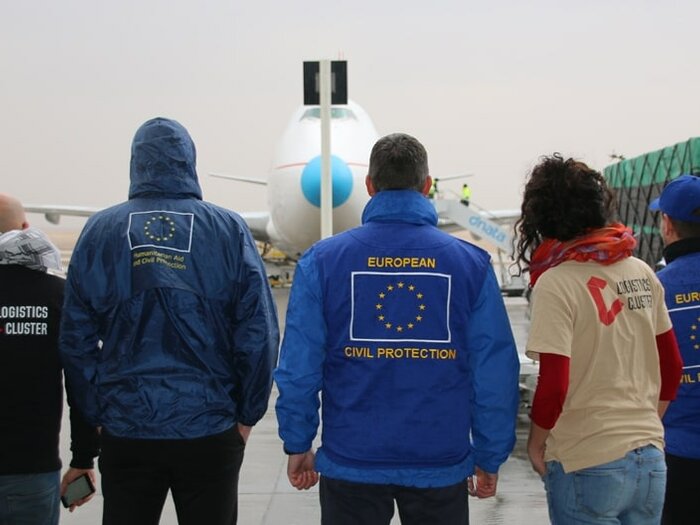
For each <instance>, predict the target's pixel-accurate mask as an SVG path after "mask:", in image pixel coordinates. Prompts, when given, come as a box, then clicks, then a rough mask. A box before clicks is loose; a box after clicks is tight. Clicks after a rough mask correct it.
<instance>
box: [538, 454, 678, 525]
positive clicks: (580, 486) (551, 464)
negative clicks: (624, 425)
mask: <svg viewBox="0 0 700 525" xmlns="http://www.w3.org/2000/svg"><path fill="white" fill-rule="evenodd" d="M544 485H545V489H546V490H547V503H548V505H549V519H550V521H551V522H552V523H553V524H554V525H570V524H579V523H581V524H583V523H588V524H591V523H606V524H608V523H609V524H621V525H658V524H659V523H660V521H661V511H662V509H663V505H664V493H665V491H666V462H665V461H664V453H663V452H662V451H661V450H659V449H657V448H656V447H654V446H652V445H647V446H646V447H641V448H637V449H634V450H632V451H630V452H628V453H627V454H626V455H625V457H623V458H621V459H618V460H615V461H611V462H610V463H605V464H603V465H598V466H595V467H590V468H585V469H581V470H577V471H574V472H570V473H568V474H566V473H564V470H563V468H562V466H561V463H559V462H558V461H548V462H547V472H546V473H545V475H544Z"/></svg>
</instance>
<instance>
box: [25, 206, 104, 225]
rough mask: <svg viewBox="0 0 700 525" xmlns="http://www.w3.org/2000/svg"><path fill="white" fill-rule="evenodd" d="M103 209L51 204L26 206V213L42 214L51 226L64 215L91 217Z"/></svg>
mask: <svg viewBox="0 0 700 525" xmlns="http://www.w3.org/2000/svg"><path fill="white" fill-rule="evenodd" d="M101 209H102V208H93V207H89V206H64V205H51V204H25V205H24V211H26V212H27V213H41V214H43V215H44V217H46V220H47V221H49V222H50V223H51V224H58V223H59V221H60V219H61V216H62V215H68V216H73V217H89V216H90V215H94V214H95V213H97V212H98V211H100V210H101Z"/></svg>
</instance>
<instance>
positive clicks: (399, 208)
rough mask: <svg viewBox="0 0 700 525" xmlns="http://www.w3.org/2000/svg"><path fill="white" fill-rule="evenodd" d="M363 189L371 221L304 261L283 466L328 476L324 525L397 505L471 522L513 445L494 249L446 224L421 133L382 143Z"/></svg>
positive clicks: (379, 517) (283, 368)
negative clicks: (475, 503) (473, 505)
mask: <svg viewBox="0 0 700 525" xmlns="http://www.w3.org/2000/svg"><path fill="white" fill-rule="evenodd" d="M366 185H367V190H368V192H369V194H370V195H371V197H372V198H371V199H370V201H369V202H368V204H367V206H366V208H365V210H364V213H363V217H362V223H363V224H362V226H360V227H358V228H355V229H352V230H349V231H347V232H344V233H342V234H339V235H336V236H334V237H331V238H329V239H325V240H322V241H320V242H318V243H316V244H315V245H314V246H312V247H311V248H310V249H309V250H308V251H307V252H306V253H305V254H304V255H303V257H302V258H301V259H300V261H299V264H298V265H297V268H296V271H295V275H294V281H293V284H292V290H291V296H290V301H289V306H288V310H287V319H286V328H285V335H284V341H283V343H282V350H281V356H280V363H279V366H278V368H277V370H276V371H275V381H276V383H277V386H278V388H279V392H280V396H279V398H278V400H277V404H276V409H277V418H278V422H279V434H280V437H281V438H282V440H283V441H284V450H285V452H286V453H287V454H288V455H289V459H288V469H287V474H288V477H289V480H290V483H291V484H292V485H293V486H294V487H296V488H297V489H308V488H310V487H311V486H313V485H315V484H316V483H317V482H318V480H319V474H320V501H321V521H322V523H324V524H328V525H330V524H333V525H345V524H348V525H349V524H363V525H374V524H377V525H379V524H388V523H389V522H390V521H391V518H392V515H393V513H394V503H395V502H396V505H397V506H398V510H399V514H400V517H401V521H402V523H404V524H418V523H431V524H435V525H447V524H460V525H461V524H464V523H468V519H469V512H468V503H467V492H468V491H469V492H470V493H471V494H472V495H474V496H478V497H489V496H493V495H494V494H495V493H496V484H497V478H498V469H499V467H500V465H501V464H502V463H503V462H504V461H505V460H506V458H507V457H508V455H509V454H510V452H511V450H512V448H513V445H514V443H515V421H516V415H517V409H518V372H519V363H518V357H517V351H516V347H515V343H514V340H513V336H512V332H511V329H510V325H509V322H508V317H507V314H506V310H505V306H504V304H503V299H502V297H501V294H500V290H499V287H498V283H497V281H496V277H495V275H494V272H493V269H492V267H491V265H490V258H489V255H488V254H487V253H486V252H484V251H483V250H481V249H479V248H477V247H475V246H474V245H472V244H470V243H468V242H465V241H463V240H460V239H457V238H456V237H453V236H451V235H448V234H446V233H444V232H441V231H440V230H439V229H438V228H437V227H436V225H437V214H436V212H435V208H434V206H433V204H432V202H431V201H430V200H429V199H428V198H426V195H427V194H428V192H429V190H430V187H431V185H432V180H431V177H430V176H429V175H428V162H427V153H426V151H425V148H424V147H423V146H422V145H421V143H420V142H418V141H417V140H416V139H415V138H413V137H411V136H409V135H405V134H392V135H388V136H386V137H383V138H381V139H380V140H379V141H378V142H377V143H376V144H375V146H374V147H373V149H372V152H371V156H370V164H369V174H368V175H367V179H366ZM319 392H320V393H321V395H322V403H320V402H319ZM320 404H322V407H323V408H322V418H321V419H322V420H323V433H322V444H321V447H320V448H319V449H318V450H317V451H316V452H315V453H314V451H313V450H312V443H313V440H314V438H315V436H316V432H317V429H318V425H319V414H318V411H319V405H320ZM474 474H475V477H476V479H473V475H474Z"/></svg>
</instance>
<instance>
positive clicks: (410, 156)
mask: <svg viewBox="0 0 700 525" xmlns="http://www.w3.org/2000/svg"><path fill="white" fill-rule="evenodd" d="M368 174H369V178H370V180H371V181H372V185H373V186H374V189H375V190H376V191H384V190H416V191H423V188H424V187H425V181H426V180H427V179H428V153H427V152H426V151H425V148H424V147H423V145H422V144H421V143H420V142H418V140H417V139H416V138H414V137H412V136H411V135H406V134H405V133H393V134H391V135H387V136H385V137H382V138H380V139H379V140H378V141H377V142H376V144H375V145H374V147H373V148H372V153H371V154H370V157H369V173H368Z"/></svg>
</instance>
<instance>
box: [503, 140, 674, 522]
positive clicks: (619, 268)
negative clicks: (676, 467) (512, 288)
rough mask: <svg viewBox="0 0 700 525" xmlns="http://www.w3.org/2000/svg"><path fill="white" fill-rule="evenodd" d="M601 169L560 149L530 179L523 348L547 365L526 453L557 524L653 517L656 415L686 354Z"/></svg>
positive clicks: (522, 260)
mask: <svg viewBox="0 0 700 525" xmlns="http://www.w3.org/2000/svg"><path fill="white" fill-rule="evenodd" d="M614 211H615V209H614V197H613V194H612V192H611V191H610V189H609V188H608V187H607V185H606V182H605V179H604V178H603V177H602V175H601V174H600V173H598V172H597V171H595V170H593V169H591V168H589V167H588V166H587V165H586V164H584V163H583V162H579V161H576V160H574V159H566V160H565V159H564V158H563V157H561V156H560V155H558V154H555V155H553V156H551V157H545V158H543V160H542V161H541V162H540V163H539V164H538V165H537V166H535V168H534V169H533V171H532V173H531V174H530V177H529V180H528V181H527V183H526V185H525V194H524V197H523V204H522V214H521V217H520V219H519V220H518V222H517V224H516V230H517V232H518V234H519V238H518V243H517V260H518V265H519V266H520V267H521V268H528V269H529V272H530V286H531V287H533V288H532V312H531V326H530V334H529V338H528V343H527V349H526V350H527V355H528V356H530V357H532V358H534V359H538V360H539V361H540V374H539V380H538V384H537V389H536V391H535V396H534V399H533V405H532V412H531V415H530V416H531V425H530V436H529V438H528V454H529V456H530V461H531V462H532V466H533V468H534V469H535V470H536V471H537V472H538V473H539V474H540V475H541V476H542V477H543V480H544V484H545V489H546V491H547V501H548V504H549V516H550V520H551V522H552V523H554V524H564V525H569V524H575V523H619V524H623V525H625V524H629V525H632V524H634V525H646V524H658V523H659V520H660V518H661V510H662V507H663V500H664V488H665V484H666V465H665V463H664V453H663V449H664V430H663V426H662V424H661V420H660V417H661V415H662V414H663V412H664V411H665V409H666V407H667V406H668V402H669V401H670V400H672V399H673V398H674V397H675V393H676V388H677V386H678V383H679V379H680V374H681V361H680V354H679V352H678V346H677V343H676V339H675V336H674V334H673V331H672V329H671V321H670V319H669V315H668V312H667V310H666V306H665V303H664V292H663V288H662V287H661V284H660V283H659V281H658V279H657V278H656V276H655V275H654V272H653V271H652V270H651V268H649V267H648V266H647V265H646V264H645V263H644V262H643V261H641V260H639V259H637V258H635V257H633V256H632V250H633V249H634V247H635V244H636V241H635V239H634V237H633V236H632V232H631V230H630V229H629V228H626V227H625V226H624V225H622V224H620V223H617V222H614V221H613V217H614Z"/></svg>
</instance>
